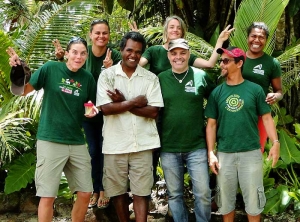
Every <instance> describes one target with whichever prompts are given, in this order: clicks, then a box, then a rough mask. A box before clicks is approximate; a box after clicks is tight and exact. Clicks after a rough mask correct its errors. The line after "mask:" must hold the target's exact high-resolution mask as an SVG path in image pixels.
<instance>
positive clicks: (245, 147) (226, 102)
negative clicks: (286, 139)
mask: <svg viewBox="0 0 300 222" xmlns="http://www.w3.org/2000/svg"><path fill="white" fill-rule="evenodd" d="M217 52H218V53H219V54H221V59H220V66H221V69H222V71H221V72H222V75H223V76H225V77H226V81H225V82H224V83H222V84H221V85H219V86H218V87H216V88H215V89H214V91H213V92H212V93H211V95H210V97H209V99H208V102H207V106H206V110H205V115H206V116H207V118H208V120H207V127H206V141H207V146H208V159H209V166H210V169H211V170H212V172H213V173H215V174H216V175H217V193H216V196H215V200H216V203H217V205H218V207H219V212H220V213H221V214H222V215H223V221H224V222H232V221H234V209H235V201H236V192H237V188H238V184H239V186H240V188H241V190H242V195H243V200H244V203H245V210H246V213H247V216H248V220H249V221H250V222H259V221H260V214H261V212H262V211H263V209H264V205H265V203H266V198H265V195H264V186H263V157H262V153H261V152H260V143H259V134H258V128H257V121H258V116H262V120H263V123H264V126H265V128H266V130H267V134H268V136H269V138H270V139H271V141H273V144H272V147H271V149H270V152H269V156H268V159H269V160H271V159H272V167H274V166H275V164H276V163H277V161H278V159H279V152H280V144H279V141H278V137H277V133H276V128H275V125H274V122H273V119H272V116H271V109H270V106H269V104H267V103H266V102H265V93H264V91H263V89H262V87H261V86H259V85H257V84H256V83H253V82H250V81H248V80H245V79H244V78H243V76H242V69H243V64H244V62H245V59H246V54H245V52H244V51H243V50H241V49H239V48H236V47H229V48H227V49H223V48H219V49H218V50H217ZM216 143H217V146H216V148H215V144H216Z"/></svg>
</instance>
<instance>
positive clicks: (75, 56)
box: [65, 42, 88, 72]
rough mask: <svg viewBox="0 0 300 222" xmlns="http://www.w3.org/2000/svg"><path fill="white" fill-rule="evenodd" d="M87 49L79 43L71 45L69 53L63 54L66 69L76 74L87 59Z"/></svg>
mask: <svg viewBox="0 0 300 222" xmlns="http://www.w3.org/2000/svg"><path fill="white" fill-rule="evenodd" d="M87 55H88V53H87V48H86V46H85V45H84V44H83V43H81V42H76V43H72V44H71V45H70V49H69V51H66V52H65V56H66V58H67V60H68V61H67V63H66V64H67V67H68V69H69V70H71V71H73V72H76V71H78V69H80V68H81V67H82V66H83V64H84V63H85V60H86V59H87Z"/></svg>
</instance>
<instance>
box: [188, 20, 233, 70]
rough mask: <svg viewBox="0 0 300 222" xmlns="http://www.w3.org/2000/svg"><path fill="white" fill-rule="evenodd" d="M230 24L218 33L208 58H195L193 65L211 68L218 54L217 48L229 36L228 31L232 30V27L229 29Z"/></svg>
mask: <svg viewBox="0 0 300 222" xmlns="http://www.w3.org/2000/svg"><path fill="white" fill-rule="evenodd" d="M229 28H230V25H228V26H227V27H226V28H225V29H224V30H223V31H222V32H221V33H220V35H219V38H218V40H217V43H216V45H215V48H214V50H213V53H212V54H211V56H210V58H209V60H205V59H202V58H197V59H196V60H195V62H194V64H193V66H194V67H197V68H213V67H214V66H215V65H216V62H217V60H218V58H219V54H218V53H217V49H218V48H221V47H222V45H223V43H224V42H225V41H226V40H227V39H228V38H229V36H230V33H231V32H232V31H233V30H234V28H232V29H229Z"/></svg>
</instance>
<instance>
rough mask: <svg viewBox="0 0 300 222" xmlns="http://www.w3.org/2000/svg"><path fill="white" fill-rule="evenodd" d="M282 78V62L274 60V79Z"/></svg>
mask: <svg viewBox="0 0 300 222" xmlns="http://www.w3.org/2000/svg"><path fill="white" fill-rule="evenodd" d="M278 77H281V67H280V62H279V61H278V60H277V59H276V58H273V68H272V76H271V78H272V79H275V78H278Z"/></svg>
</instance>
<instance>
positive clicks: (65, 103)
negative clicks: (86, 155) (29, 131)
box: [29, 61, 96, 145]
mask: <svg viewBox="0 0 300 222" xmlns="http://www.w3.org/2000/svg"><path fill="white" fill-rule="evenodd" d="M29 83H30V84H31V85H32V86H33V87H34V89H35V90H40V89H43V90H44V96H43V102H42V109H41V115H40V121H39V126H38V133H37V139H39V140H46V141H51V142H56V143H63V144H73V145H80V144H85V140H84V136H83V132H82V129H81V125H82V121H83V118H84V112H85V110H84V103H86V102H88V101H89V100H92V101H95V97H96V83H95V80H94V78H93V76H92V74H91V73H89V72H88V71H86V70H85V69H83V68H81V69H79V70H78V71H77V72H72V71H70V70H69V69H68V68H67V66H66V63H63V62H53V61H50V62H47V63H45V64H44V65H43V66H42V67H40V68H39V69H38V70H37V71H35V72H34V73H33V75H32V76H31V79H30V81H29Z"/></svg>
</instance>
